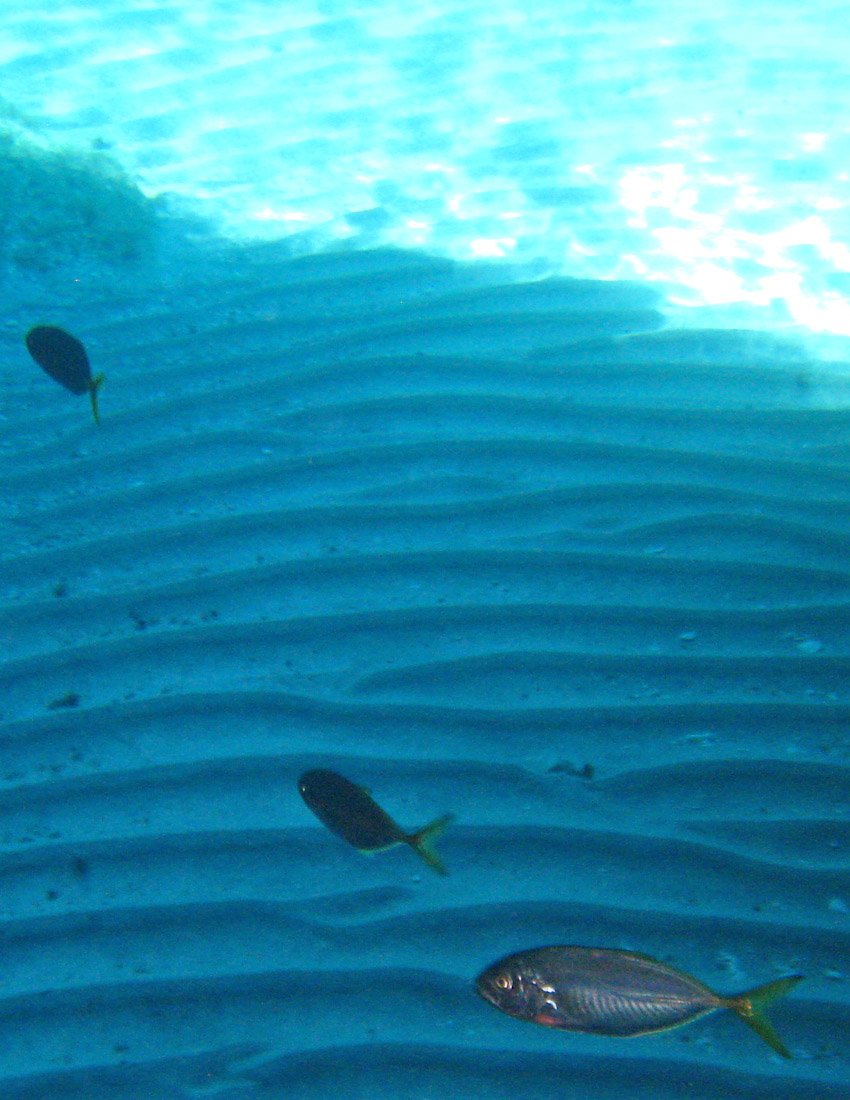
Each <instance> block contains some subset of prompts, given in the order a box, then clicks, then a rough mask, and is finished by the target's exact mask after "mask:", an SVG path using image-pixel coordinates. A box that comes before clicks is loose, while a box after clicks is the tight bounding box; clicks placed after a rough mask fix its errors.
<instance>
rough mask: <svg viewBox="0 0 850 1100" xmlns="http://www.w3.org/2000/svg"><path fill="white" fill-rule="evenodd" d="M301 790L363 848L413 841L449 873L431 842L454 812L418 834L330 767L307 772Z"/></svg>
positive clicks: (333, 827)
mask: <svg viewBox="0 0 850 1100" xmlns="http://www.w3.org/2000/svg"><path fill="white" fill-rule="evenodd" d="M298 790H299V791H300V792H301V797H302V798H303V799H304V801H305V802H306V803H307V805H308V806H309V807H310V809H311V810H312V811H313V813H314V814H315V815H316V817H317V818H318V819H319V821H321V822H322V824H323V825H326V826H327V827H328V828H329V829H330V831H331V832H332V833H336V835H337V836H338V837H342V839H343V840H347V841H348V843H349V844H352V845H353V846H354V847H355V848H357V849H358V850H359V851H361V852H378V851H382V850H383V849H384V848H392V847H394V846H395V845H396V844H409V845H410V847H411V848H413V849H414V851H416V852H418V853H419V855H420V856H422V858H423V859H424V860H425V862H426V863H427V864H428V866H429V867H433V869H434V870H435V871H436V872H437V874H439V875H445V874H447V871H446V869H445V867H444V866H443V864H442V863H441V862H440V859H439V857H438V856H437V855H436V853H435V852H434V851H433V850H432V848H431V843H432V841H433V840H434V839H435V838H436V837H437V836H439V834H440V833H441V832H442V831H443V829H445V827H446V826H447V825H448V824H449V822H450V821H452V820H454V817H453V815H452V814H445V815H444V816H443V817H439V818H437V820H436V821H432V822H431V824H430V825H426V826H425V827H424V828H423V829H419V830H417V831H416V832H415V833H405V832H404V831H403V830H402V829H401V828H399V826H398V825H396V823H395V822H394V821H393V819H392V818H391V817H390V816H389V814H387V813H385V812H384V810H382V809H381V807H380V806H379V805H378V804H377V802H375V800H374V799H373V798H372V796H371V795H370V794H369V792H368V791H367V790H366V788H365V787H358V786H357V784H356V783H352V782H351V781H350V780H349V779H346V778H345V777H344V776H342V775H338V774H337V773H336V772H332V771H329V770H328V769H327V768H314V769H313V770H312V771H308V772H305V773H304V774H303V775H302V776H301V778H300V779H299V780H298Z"/></svg>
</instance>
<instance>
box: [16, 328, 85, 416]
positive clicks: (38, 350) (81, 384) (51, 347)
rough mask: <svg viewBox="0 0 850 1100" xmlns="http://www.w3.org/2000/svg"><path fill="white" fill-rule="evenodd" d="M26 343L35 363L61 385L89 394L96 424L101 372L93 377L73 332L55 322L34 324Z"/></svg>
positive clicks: (72, 391) (83, 349)
mask: <svg viewBox="0 0 850 1100" xmlns="http://www.w3.org/2000/svg"><path fill="white" fill-rule="evenodd" d="M26 345H27V350H28V351H29V353H30V355H31V356H32V357H33V359H35V361H36V363H38V365H39V366H40V367H42V368H43V369H44V370H46V371H47V373H48V374H49V375H50V377H51V378H53V379H54V380H55V381H56V382H58V383H59V385H60V386H64V387H65V389H66V390H70V391H71V393H76V394H83V393H87V394H88V395H89V397H90V398H91V410H92V412H93V413H94V420H95V423H96V424H99V423H100V417H99V415H98V411H97V391H98V389H99V388H100V386H101V385H102V384H103V380H104V375H102V374H98V375H96V376H95V377H94V378H92V373H91V367H90V366H89V357H88V356H87V355H86V349H85V348H84V347H83V345H82V344H81V343H80V341H79V340H78V339H77V338H76V336H72V335H71V334H70V333H69V332H66V331H65V330H64V329H62V328H56V326H55V325H36V326H35V328H31V329H30V330H29V332H28V333H27V335H26Z"/></svg>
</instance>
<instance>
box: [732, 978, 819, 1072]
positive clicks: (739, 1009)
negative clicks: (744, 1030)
mask: <svg viewBox="0 0 850 1100" xmlns="http://www.w3.org/2000/svg"><path fill="white" fill-rule="evenodd" d="M802 980H803V975H802V974H792V975H791V976H790V977H788V978H778V979H777V980H776V981H775V982H768V983H767V985H760V986H759V987H758V989H752V990H750V992H749V993H741V994H740V995H739V996H737V997H730V998H729V1001H728V1004H729V1007H730V1008H731V1009H732V1011H733V1012H736V1013H737V1014H738V1015H739V1016H740V1017H741V1019H742V1020H743V1021H744V1023H745V1024H749V1025H750V1027H751V1028H752V1029H753V1031H754V1032H755V1033H756V1035H760V1036H761V1038H762V1039H764V1041H765V1042H766V1043H767V1045H768V1046H769V1047H771V1048H772V1049H773V1050H775V1051H776V1053H777V1054H781V1055H782V1057H783V1058H790V1057H791V1054H790V1052H789V1051H788V1048H787V1047H786V1046H785V1044H784V1043H783V1042H782V1040H781V1039H780V1038H779V1036H778V1035H777V1034H776V1032H775V1031H774V1029H773V1024H772V1023H771V1022H770V1020H768V1018H767V1016H766V1015H765V1009H766V1008H767V1006H768V1005H769V1004H771V1003H772V1002H773V1001H775V1000H777V998H779V997H781V996H782V995H783V994H784V993H787V992H788V990H789V989H793V988H794V986H795V985H796V984H797V983H798V982H801V981H802Z"/></svg>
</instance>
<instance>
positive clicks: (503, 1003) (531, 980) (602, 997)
mask: <svg viewBox="0 0 850 1100" xmlns="http://www.w3.org/2000/svg"><path fill="white" fill-rule="evenodd" d="M802 980H803V979H802V976H801V975H799V974H792V975H789V976H788V977H785V978H778V979H777V980H776V981H772V982H768V983H767V985H762V986H759V987H758V988H757V989H751V990H749V992H747V993H738V994H735V995H733V996H728V997H727V996H722V995H721V994H719V993H715V992H714V991H713V990H711V989H709V988H708V986H707V985H703V983H702V982H700V981H698V980H697V979H696V978H692V977H691V976H690V974H685V973H684V972H683V971H681V970H676V969H675V968H674V967H672V966H667V964H666V963H662V962H658V961H657V960H656V959H653V958H650V956H649V955H639V954H636V953H635V952H633V951H614V950H609V949H607V948H600V947H563V946H558V947H537V948H533V949H532V950H530V951H520V952H518V953H517V954H515V955H508V956H507V958H504V959H501V960H500V961H499V962H497V963H493V965H492V966H488V967H487V969H486V970H484V971H483V972H482V973H481V974H479V976H478V978H477V980H476V986H477V988H478V992H479V993H480V994H481V996H482V997H483V998H484V999H485V1000H487V1001H489V1002H490V1004H492V1005H495V1006H496V1008H498V1009H501V1011H502V1012H505V1013H507V1014H508V1016H515V1017H516V1018H517V1019H519V1020H530V1021H531V1022H532V1023H535V1024H543V1025H544V1026H545V1027H557V1028H564V1029H565V1030H567V1031H585V1032H590V1033H591V1034H594V1035H647V1034H649V1033H651V1032H654V1031H667V1030H668V1029H669V1028H672V1027H679V1026H680V1025H681V1024H687V1023H690V1021H691V1020H696V1019H698V1018H699V1017H700V1016H704V1015H705V1014H706V1013H708V1012H715V1011H716V1010H717V1009H720V1008H728V1009H731V1010H732V1012H734V1013H735V1014H736V1015H737V1016H738V1017H740V1019H742V1020H743V1021H744V1023H746V1024H749V1026H750V1027H751V1028H752V1029H753V1031H755V1032H756V1034H757V1035H760V1036H761V1038H762V1039H764V1041H765V1042H766V1043H767V1044H768V1046H769V1047H771V1048H772V1049H773V1050H775V1051H776V1053H777V1054H781V1055H782V1057H783V1058H790V1057H791V1055H790V1054H789V1053H788V1049H787V1048H786V1046H785V1044H784V1043H783V1042H782V1040H781V1039H780V1038H779V1036H778V1035H777V1034H776V1032H775V1031H774V1029H773V1025H772V1024H771V1023H770V1021H769V1020H768V1018H767V1016H766V1015H765V1009H766V1008H767V1006H768V1005H769V1004H770V1003H771V1002H772V1001H775V1000H776V999H777V998H778V997H781V996H782V995H783V993H787V992H788V991H789V990H790V989H793V988H794V986H795V985H796V984H797V983H798V982H800V981H802Z"/></svg>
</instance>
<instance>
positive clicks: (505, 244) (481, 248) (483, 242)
mask: <svg viewBox="0 0 850 1100" xmlns="http://www.w3.org/2000/svg"><path fill="white" fill-rule="evenodd" d="M515 247H516V239H515V238H514V237H489V238H488V237H478V238H477V239H476V240H474V241H470V242H469V251H470V252H471V253H472V255H473V256H478V257H484V256H488V257H490V258H491V259H501V257H503V256H506V255H507V254H508V252H509V251H510V250H511V249H513V248H515Z"/></svg>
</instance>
